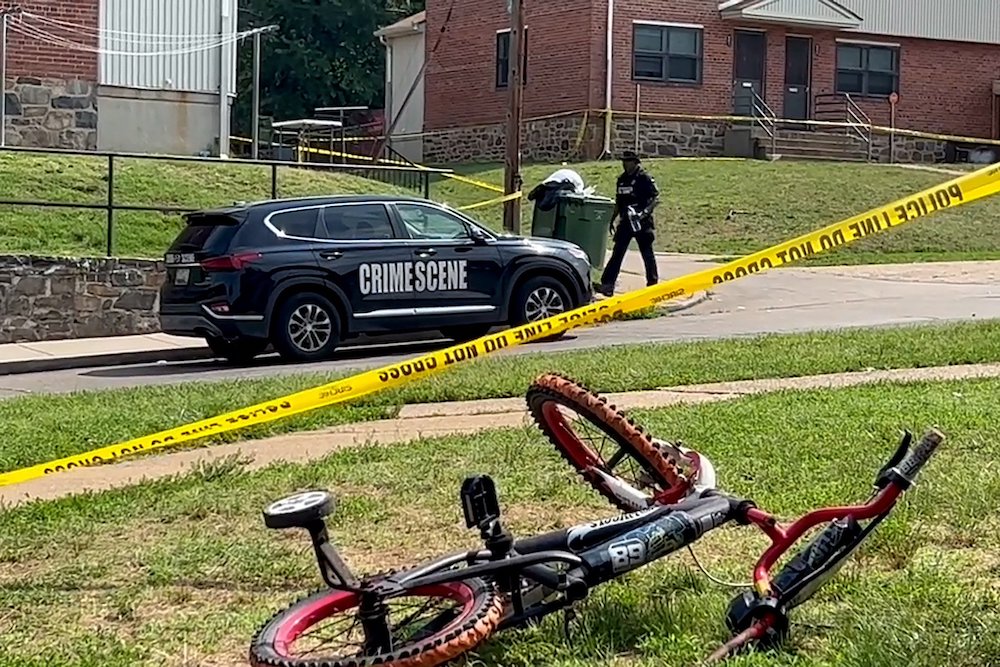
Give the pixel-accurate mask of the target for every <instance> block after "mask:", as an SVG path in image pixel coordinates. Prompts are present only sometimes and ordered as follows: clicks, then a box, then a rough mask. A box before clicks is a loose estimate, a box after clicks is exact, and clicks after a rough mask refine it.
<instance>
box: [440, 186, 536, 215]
mask: <svg viewBox="0 0 1000 667" xmlns="http://www.w3.org/2000/svg"><path fill="white" fill-rule="evenodd" d="M522 194H524V193H522V192H521V191H520V190H518V191H517V192H512V193H511V194H509V195H504V196H503V197H495V198H493V199H487V200H486V201H481V202H477V203H475V204H466V205H465V206H458V207H456V208H457V209H458V210H459V211H472V210H475V209H477V208H484V207H486V206H494V205H496V204H503V203H505V202H509V201H512V200H514V199H519V198H520V197H521V195H522Z"/></svg>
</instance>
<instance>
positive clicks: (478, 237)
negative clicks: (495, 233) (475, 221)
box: [469, 227, 486, 245]
mask: <svg viewBox="0 0 1000 667" xmlns="http://www.w3.org/2000/svg"><path fill="white" fill-rule="evenodd" d="M469 236H470V237H471V238H472V242H473V243H475V244H476V245H486V235H485V234H483V231H482V230H481V229H478V228H476V227H469Z"/></svg>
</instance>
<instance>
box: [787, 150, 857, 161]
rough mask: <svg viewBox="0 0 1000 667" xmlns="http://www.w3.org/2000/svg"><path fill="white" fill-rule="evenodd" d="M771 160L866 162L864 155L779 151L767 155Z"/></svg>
mask: <svg viewBox="0 0 1000 667" xmlns="http://www.w3.org/2000/svg"><path fill="white" fill-rule="evenodd" d="M768 157H769V158H771V159H781V160H802V161H815V162H868V157H867V156H866V155H857V154H854V153H836V154H831V153H783V152H781V151H780V150H779V151H775V152H774V154H770V153H769V154H768Z"/></svg>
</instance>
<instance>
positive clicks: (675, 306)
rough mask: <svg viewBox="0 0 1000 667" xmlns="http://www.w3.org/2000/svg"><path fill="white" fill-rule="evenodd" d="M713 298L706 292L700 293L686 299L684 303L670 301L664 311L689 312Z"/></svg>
mask: <svg viewBox="0 0 1000 667" xmlns="http://www.w3.org/2000/svg"><path fill="white" fill-rule="evenodd" d="M711 298H712V293H711V292H709V291H707V290H706V291H704V292H698V293H696V294H693V295H692V296H690V297H689V298H687V299H684V300H683V301H677V302H672V301H668V302H667V306H666V307H665V308H664V309H663V310H664V311H666V312H668V313H679V312H681V311H683V310H687V309H688V308H694V307H695V306H697V305H698V304H699V303H705V302H706V301H708V300H709V299H711Z"/></svg>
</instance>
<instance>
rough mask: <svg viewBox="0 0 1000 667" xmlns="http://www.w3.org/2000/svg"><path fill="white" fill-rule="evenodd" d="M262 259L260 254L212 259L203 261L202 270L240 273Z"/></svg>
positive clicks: (250, 253) (251, 253) (237, 254)
mask: <svg viewBox="0 0 1000 667" xmlns="http://www.w3.org/2000/svg"><path fill="white" fill-rule="evenodd" d="M260 257H261V254H260V253H259V252H240V253H236V254H235V255H225V256H223V257H212V258H210V259H203V260H201V268H202V269H204V270H205V271H240V270H241V269H243V267H245V266H246V265H247V264H249V263H250V262H252V261H254V260H255V259H259V258H260Z"/></svg>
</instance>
